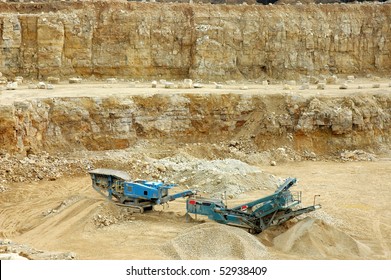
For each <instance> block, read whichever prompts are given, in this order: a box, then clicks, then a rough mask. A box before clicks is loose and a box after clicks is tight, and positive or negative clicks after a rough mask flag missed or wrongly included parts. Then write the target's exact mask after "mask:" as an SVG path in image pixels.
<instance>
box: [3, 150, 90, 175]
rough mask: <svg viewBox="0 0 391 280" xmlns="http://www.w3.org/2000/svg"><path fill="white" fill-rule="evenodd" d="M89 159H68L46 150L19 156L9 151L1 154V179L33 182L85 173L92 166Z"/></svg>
mask: <svg viewBox="0 0 391 280" xmlns="http://www.w3.org/2000/svg"><path fill="white" fill-rule="evenodd" d="M91 166H92V163H91V162H90V161H89V160H87V159H67V158H64V157H61V156H53V155H50V154H48V153H46V152H43V153H40V154H37V155H33V154H30V155H28V156H27V157H24V158H21V159H20V158H19V157H15V156H12V155H10V154H8V153H1V154H0V181H2V182H33V181H40V180H43V179H47V180H52V181H53V180H56V179H58V178H60V177H61V176H63V175H64V174H66V175H73V174H84V173H85V172H86V170H88V169H89V168H91Z"/></svg>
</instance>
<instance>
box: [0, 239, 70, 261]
mask: <svg viewBox="0 0 391 280" xmlns="http://www.w3.org/2000/svg"><path fill="white" fill-rule="evenodd" d="M73 259H76V254H75V253H73V252H65V253H64V252H47V251H41V250H37V249H34V248H31V247H30V246H28V245H24V244H18V243H15V242H12V241H11V240H8V239H3V240H1V239H0V260H73Z"/></svg>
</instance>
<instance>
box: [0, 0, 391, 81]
mask: <svg viewBox="0 0 391 280" xmlns="http://www.w3.org/2000/svg"><path fill="white" fill-rule="evenodd" d="M390 28H391V5H390V4H386V3H384V4H383V3H381V4H373V3H371V4H349V5H347V4H327V5H314V4H313V5H268V6H264V5H211V4H188V3H183V4H181V3H174V4H172V3H171V4H170V3H139V2H127V3H126V2H56V3H0V48H1V50H2V51H1V52H0V72H2V73H3V74H4V75H5V76H7V77H9V78H12V77H14V76H18V75H21V76H24V77H32V78H39V79H42V78H45V77H48V76H53V75H54V76H60V77H64V76H65V77H68V76H83V77H97V78H100V77H111V76H116V77H131V78H143V79H157V78H159V77H162V78H192V79H203V80H227V79H265V78H272V79H293V78H297V77H299V76H301V75H309V74H311V75H317V74H319V75H320V74H344V73H346V74H360V75H361V74H362V75H366V74H367V73H368V72H370V73H378V74H379V75H380V74H384V75H386V74H387V73H389V71H390V69H391V59H390V49H391V31H390Z"/></svg>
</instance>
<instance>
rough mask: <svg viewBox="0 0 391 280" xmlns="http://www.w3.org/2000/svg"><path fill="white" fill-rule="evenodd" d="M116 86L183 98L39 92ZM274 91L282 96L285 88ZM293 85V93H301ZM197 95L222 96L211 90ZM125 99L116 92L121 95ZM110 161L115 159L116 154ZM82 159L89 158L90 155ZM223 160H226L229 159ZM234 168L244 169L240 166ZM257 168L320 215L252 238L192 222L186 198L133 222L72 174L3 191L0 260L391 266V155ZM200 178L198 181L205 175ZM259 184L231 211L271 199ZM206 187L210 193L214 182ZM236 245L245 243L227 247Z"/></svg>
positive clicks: (234, 201) (23, 95) (23, 92)
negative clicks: (289, 183) (363, 262)
mask: <svg viewBox="0 0 391 280" xmlns="http://www.w3.org/2000/svg"><path fill="white" fill-rule="evenodd" d="M376 83H380V88H372V86H371V85H372V82H371V81H368V80H366V81H363V83H362V84H361V87H363V88H366V92H368V91H376V92H377V91H384V92H389V88H388V81H386V80H382V81H380V82H376ZM132 86H134V84H132ZM136 86H137V87H139V86H140V85H139V84H137V85H136ZM80 87H81V88H80ZM111 87H117V88H123V90H124V93H125V92H126V93H129V92H135V93H137V94H143V93H144V92H145V94H151V93H156V92H158V91H165V92H176V90H172V89H170V90H167V91H166V89H164V88H162V87H161V86H160V88H158V89H150V88H149V89H147V88H141V86H140V88H137V87H136V88H132V87H129V86H128V85H125V84H124V83H123V84H120V85H106V84H93V85H83V86H80V85H65V84H61V85H58V88H57V89H56V90H54V91H49V90H42V91H41V90H34V91H35V92H36V93H37V95H40V96H41V95H42V97H44V96H73V95H76V96H81V95H90V94H94V95H105V94H106V95H107V91H108V88H111ZM227 87H229V86H227ZM267 87H269V86H262V85H257V84H251V85H249V91H250V92H251V90H254V92H259V91H260V90H261V91H262V90H263V91H265V92H268V91H269V89H268V88H267ZM270 87H272V88H274V89H275V90H281V91H282V90H283V88H282V85H273V86H270ZM294 87H295V89H296V90H298V88H299V86H294ZM311 87H312V88H310V89H309V90H306V91H300V94H317V93H318V92H319V90H317V89H316V88H315V86H311ZM337 87H338V86H337V85H333V86H330V88H329V89H330V90H326V91H322V93H325V94H334V93H335V90H336V89H337ZM349 87H350V88H351V89H348V90H346V92H345V94H355V93H357V91H359V90H360V89H359V88H358V86H357V84H354V85H352V84H350V85H349ZM62 88H63V90H61V89H62ZM92 88H94V91H92V90H91V89H92ZM75 89H78V90H77V91H75ZM109 90H110V89H109ZM189 90H190V89H189ZM191 90H194V89H191ZM236 90H237V92H238V93H240V92H241V90H240V88H239V85H237V86H232V92H235V91H236ZM178 91H179V90H178ZM180 91H181V92H182V91H183V90H180ZM198 91H208V92H215V91H218V90H217V89H214V88H213V86H212V85H208V86H206V87H205V88H203V89H202V90H198ZM120 93H121V92H118V91H116V94H120ZM28 98H36V96H35V97H34V96H32V95H31V90H28V89H27V87H22V88H21V89H20V90H17V91H15V92H11V91H3V93H2V94H0V101H1V102H2V103H8V102H13V101H15V100H22V99H28ZM165 148H167V147H165ZM201 150H202V149H201ZM201 150H200V147H198V148H195V147H188V148H187V150H186V151H187V152H189V154H192V155H193V156H197V153H198V152H199V154H198V155H199V158H202V155H201V154H202V152H201ZM104 153H105V155H106V156H107V157H110V154H111V153H115V152H114V151H109V152H104ZM124 153H125V154H124V155H121V156H124V157H126V153H129V155H132V156H133V158H138V157H137V153H140V151H138V150H137V149H135V150H131V151H124ZM203 153H204V152H203ZM167 154H171V156H176V155H177V154H178V151H175V150H172V151H169V152H167ZM179 154H180V153H179ZM135 155H136V156H135ZM73 156H75V155H73ZM78 156H79V158H84V157H86V155H83V154H79V155H78ZM220 156H221V155H220ZM226 159H229V158H228V155H227V157H226ZM159 160H161V159H159ZM170 160H172V159H170ZM181 160H182V159H181ZM202 160H204V162H202V163H198V164H199V165H202V164H219V165H218V166H220V167H221V166H222V165H221V164H222V163H221V162H212V161H211V160H210V159H205V158H203V159H202ZM193 161H194V159H193ZM163 163H164V164H168V163H169V164H172V163H171V162H163ZM109 164H110V163H108V164H106V166H104V167H110V166H107V165H109ZM127 164H129V162H124V163H122V165H121V163H119V164H117V165H116V166H115V167H114V166H112V168H116V169H121V168H123V169H124V170H128V169H129V166H127ZM159 164H162V162H159ZM235 164H238V166H239V167H241V166H242V165H240V164H241V163H240V164H239V163H237V162H236V163H235ZM216 166H217V165H216ZM95 167H101V166H95ZM250 167H251V168H252V166H250ZM205 168H206V167H205ZM213 168H215V166H213ZM241 168H247V169H248V168H249V167H246V166H242V167H241ZM256 168H259V169H260V172H261V173H262V174H266V175H267V176H270V178H276V179H279V178H281V179H284V178H286V177H296V178H298V180H299V183H298V184H297V186H296V187H294V189H293V191H302V192H303V205H304V206H306V205H312V204H313V200H314V195H320V197H318V198H317V201H316V202H317V203H320V204H321V205H322V208H321V209H319V210H317V211H315V212H313V213H310V214H308V215H303V216H300V217H299V219H295V220H293V221H290V222H287V223H286V224H284V225H282V226H278V227H274V228H270V229H268V230H266V231H265V232H263V233H261V234H259V235H254V236H253V235H250V234H249V233H247V232H246V231H245V230H243V229H237V228H233V227H229V226H225V225H217V224H216V223H214V222H213V221H209V220H207V219H206V218H203V217H197V220H195V217H194V216H193V217H191V218H187V217H186V210H185V200H184V199H178V200H176V201H173V202H171V203H170V204H169V207H168V208H167V207H162V206H160V207H156V209H155V210H154V211H152V212H148V213H144V214H136V213H134V214H131V213H129V212H127V211H126V210H124V208H120V207H116V206H113V205H112V204H111V203H110V202H108V201H106V200H105V199H104V198H102V197H101V196H100V195H99V194H98V193H96V192H95V191H94V190H93V188H92V187H91V180H90V177H89V176H88V174H87V171H86V170H85V172H84V173H82V175H77V176H76V175H75V176H67V175H66V173H65V174H63V176H60V177H58V178H50V179H42V180H39V181H36V182H23V183H16V182H13V183H6V188H4V189H3V190H0V240H1V242H0V243H1V244H0V255H1V253H10V252H13V253H19V255H22V256H26V257H27V258H36V257H34V256H33V255H34V254H35V255H36V252H35V253H34V254H33V253H31V252H32V249H23V250H24V251H23V250H22V249H20V247H17V245H16V244H24V245H26V246H29V248H34V250H38V251H39V252H41V253H42V252H62V253H64V252H69V253H70V255H67V256H68V257H69V256H71V257H70V258H76V259H104V260H109V259H148V260H151V259H189V258H193V259H222V258H223V259H391V210H390V208H389V202H390V199H391V182H390V180H389V178H390V174H391V159H390V158H388V156H378V157H377V158H376V159H375V160H373V161H348V162H342V161H338V160H329V161H327V160H325V159H318V160H315V161H293V162H285V163H278V164H277V165H276V166H271V165H270V164H260V165H258V166H256ZM247 169H246V170H247ZM210 170H212V169H210ZM210 170H209V171H208V172H209V173H208V174H209V175H211V174H212V175H213V176H215V177H216V178H219V181H223V182H224V180H225V178H226V177H230V176H231V175H230V174H229V172H230V171H229V170H228V171H225V173H218V174H213V173H212V172H211V171H210ZM248 170H250V169H248ZM189 174H195V173H191V172H190V173H189ZM179 175H181V174H179ZM195 175H197V176H200V174H198V173H197V174H195ZM201 175H202V174H201ZM188 176H190V175H188ZM207 176H208V175H207V173H206V175H205V177H207ZM235 176H236V177H235V180H236V181H235V184H240V183H241V182H242V183H243V182H252V181H246V180H249V178H248V177H249V176H248V175H247V174H246V172H243V174H242V175H241V174H239V175H235ZM240 176H242V177H240ZM251 176H253V175H251ZM257 176H258V175H254V176H253V177H251V180H253V182H254V185H255V186H254V187H253V188H243V189H241V190H242V191H240V192H238V193H237V194H236V195H235V196H233V197H232V198H230V199H229V200H228V206H234V205H238V204H241V203H243V202H247V201H252V200H255V199H258V198H260V197H262V196H265V195H267V194H269V193H271V192H273V189H271V188H270V187H259V188H258V187H257V180H259V178H260V177H257ZM197 178H200V177H197ZM241 178H242V179H241ZM0 179H1V178H0ZM174 179H175V178H174ZM206 179H207V178H206ZM0 183H1V182H0ZM177 183H179V184H180V182H177ZM193 183H194V182H193ZM231 183H232V182H231ZM261 183H262V182H259V184H260V185H262V184H261ZM204 184H205V185H207V184H208V180H206V181H205V182H204ZM200 185H201V184H200ZM190 187H191V185H190ZM204 189H205V190H208V189H207V188H204ZM211 194H213V191H209V192H206V193H205V196H208V195H211ZM11 240H12V241H11ZM216 244H217V245H218V246H217V247H215V246H214V245H216ZM230 244H239V245H238V246H236V247H235V246H233V247H230V246H231V245H230ZM212 245H213V246H212ZM189 246H190V247H189ZM18 248H19V249H18ZM254 248H258V249H257V250H254ZM186 250H193V252H194V254H193V255H191V256H189V255H186ZM21 251H23V253H22V254H21V253H20V252H21ZM222 252H223V253H222ZM57 257H58V258H62V257H59V255H56V253H53V254H46V255H44V256H41V257H40V258H44V259H46V258H49V259H50V258H57Z"/></svg>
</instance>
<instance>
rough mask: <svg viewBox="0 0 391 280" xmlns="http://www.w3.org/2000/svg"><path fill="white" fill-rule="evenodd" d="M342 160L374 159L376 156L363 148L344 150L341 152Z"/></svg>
mask: <svg viewBox="0 0 391 280" xmlns="http://www.w3.org/2000/svg"><path fill="white" fill-rule="evenodd" d="M341 159H342V160H343V161H374V160H376V156H375V155H374V154H371V153H367V152H365V151H363V150H354V151H344V152H342V153H341Z"/></svg>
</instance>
